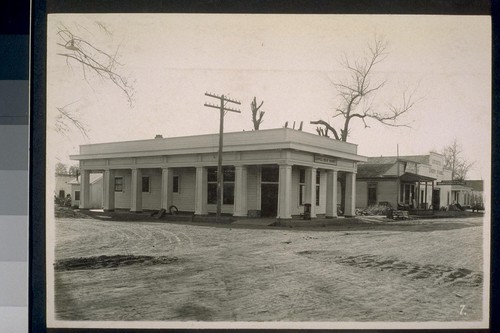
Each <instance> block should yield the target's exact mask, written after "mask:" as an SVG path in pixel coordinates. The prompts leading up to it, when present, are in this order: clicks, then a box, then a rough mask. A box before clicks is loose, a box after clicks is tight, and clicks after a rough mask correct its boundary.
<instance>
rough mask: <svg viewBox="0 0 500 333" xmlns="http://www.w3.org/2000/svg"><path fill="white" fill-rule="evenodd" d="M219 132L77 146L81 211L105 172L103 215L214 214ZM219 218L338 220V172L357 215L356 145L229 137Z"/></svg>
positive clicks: (289, 136)
mask: <svg viewBox="0 0 500 333" xmlns="http://www.w3.org/2000/svg"><path fill="white" fill-rule="evenodd" d="M218 140H219V135H218V134H208V135H197V136H186V137H176V138H165V139H164V138H155V139H151V140H139V141H127V142H112V143H102V144H91V145H82V146H80V154H79V155H74V156H71V158H72V159H74V160H78V161H79V163H80V172H81V185H80V208H83V209H85V208H90V207H89V206H90V200H89V192H90V181H89V179H90V174H92V173H102V174H103V207H104V209H105V210H114V209H118V208H120V209H129V210H130V211H132V212H140V211H142V210H146V209H147V210H157V209H161V208H163V209H167V210H168V209H169V208H170V207H171V206H175V207H176V208H177V209H178V210H179V211H184V212H193V213H194V214H196V215H205V214H209V213H214V212H215V211H216V204H217V202H216V200H217V162H218V155H217V152H218V142H219V141H218ZM222 160H223V163H222V164H223V172H222V179H223V185H222V187H221V190H222V213H226V214H231V215H233V216H242V217H243V216H270V217H277V218H281V219H289V218H292V216H297V215H300V214H301V213H303V211H304V206H305V204H311V217H312V218H314V217H316V216H318V215H320V216H327V217H335V216H337V204H338V202H340V197H339V193H340V189H339V186H338V181H337V178H338V173H345V174H346V198H345V206H346V207H345V215H346V216H353V215H354V214H355V202H356V172H357V163H358V162H362V161H366V158H364V157H362V156H359V155H358V154H357V145H354V144H350V143H346V142H341V141H337V140H332V139H330V138H326V137H321V136H318V135H314V134H310V133H305V132H302V131H296V130H293V129H289V128H280V129H272V130H260V131H248V132H234V133H225V134H224V148H223V155H222Z"/></svg>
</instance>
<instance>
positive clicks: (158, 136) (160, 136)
mask: <svg viewBox="0 0 500 333" xmlns="http://www.w3.org/2000/svg"><path fill="white" fill-rule="evenodd" d="M155 139H163V135H161V134H156V136H155Z"/></svg>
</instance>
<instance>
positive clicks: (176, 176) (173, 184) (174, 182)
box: [172, 175, 181, 193]
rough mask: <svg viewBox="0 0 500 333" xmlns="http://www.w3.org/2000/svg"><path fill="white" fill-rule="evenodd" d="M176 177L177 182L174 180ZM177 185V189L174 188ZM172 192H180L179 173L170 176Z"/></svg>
mask: <svg viewBox="0 0 500 333" xmlns="http://www.w3.org/2000/svg"><path fill="white" fill-rule="evenodd" d="M176 179H177V182H176ZM176 186H177V189H176ZM172 193H181V178H180V176H179V175H173V176H172Z"/></svg>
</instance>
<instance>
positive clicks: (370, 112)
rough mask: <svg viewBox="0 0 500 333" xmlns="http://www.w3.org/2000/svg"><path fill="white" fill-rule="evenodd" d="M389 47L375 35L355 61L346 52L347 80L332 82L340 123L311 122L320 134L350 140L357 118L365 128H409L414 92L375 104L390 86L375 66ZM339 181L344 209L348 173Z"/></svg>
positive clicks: (343, 63) (337, 118) (340, 175)
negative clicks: (372, 124)
mask: <svg viewBox="0 0 500 333" xmlns="http://www.w3.org/2000/svg"><path fill="white" fill-rule="evenodd" d="M387 46H388V43H387V42H386V41H385V40H383V39H378V38H375V40H374V42H373V43H372V44H369V45H368V48H367V51H366V52H365V54H364V56H362V57H359V58H356V59H354V60H352V59H349V58H348V57H347V56H346V55H344V57H343V59H342V61H341V64H342V66H343V68H344V69H345V71H346V73H347V79H346V80H343V81H338V82H332V84H333V85H334V87H335V89H336V90H337V92H338V97H339V99H340V103H339V105H338V106H337V108H336V109H335V111H334V113H333V116H332V119H331V120H332V121H333V122H337V123H336V125H332V124H331V123H330V122H328V121H325V120H323V119H319V120H314V121H311V122H310V123H311V124H313V125H319V126H318V127H316V132H317V133H318V134H319V135H321V136H327V137H328V136H330V133H331V135H332V136H333V137H334V138H335V139H336V140H340V141H344V142H347V141H348V137H349V132H350V129H351V125H352V124H353V122H354V121H355V120H358V121H362V122H363V124H364V126H365V128H367V127H369V122H370V121H375V122H378V123H381V124H383V125H386V126H391V127H409V125H408V124H405V123H401V121H400V120H401V118H402V116H404V115H405V114H407V113H408V112H409V111H410V110H411V109H412V108H413V107H414V106H415V103H416V101H415V100H414V97H413V95H414V92H410V93H409V92H408V91H404V92H403V93H402V101H401V104H400V105H394V104H391V103H386V104H385V106H386V110H376V109H375V108H374V107H373V100H374V98H375V95H376V93H377V92H378V91H380V90H381V89H382V88H383V87H384V86H385V85H386V81H385V80H382V81H377V80H376V76H375V70H374V69H375V68H376V66H377V65H379V64H380V63H381V62H382V61H384V60H385V59H386V58H387ZM339 182H340V186H341V193H342V196H341V209H342V210H344V207H345V174H339Z"/></svg>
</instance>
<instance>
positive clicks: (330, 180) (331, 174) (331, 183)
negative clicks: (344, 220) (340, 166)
mask: <svg viewBox="0 0 500 333" xmlns="http://www.w3.org/2000/svg"><path fill="white" fill-rule="evenodd" d="M325 215H326V217H337V171H336V170H328V171H327V174H326V214H325Z"/></svg>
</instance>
